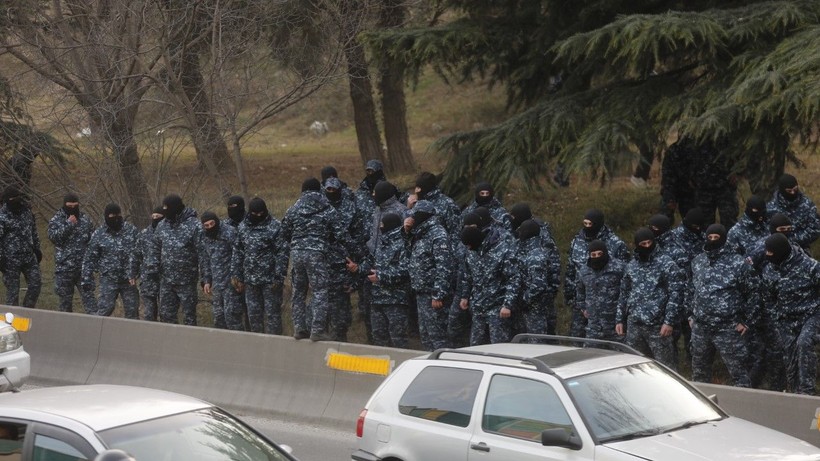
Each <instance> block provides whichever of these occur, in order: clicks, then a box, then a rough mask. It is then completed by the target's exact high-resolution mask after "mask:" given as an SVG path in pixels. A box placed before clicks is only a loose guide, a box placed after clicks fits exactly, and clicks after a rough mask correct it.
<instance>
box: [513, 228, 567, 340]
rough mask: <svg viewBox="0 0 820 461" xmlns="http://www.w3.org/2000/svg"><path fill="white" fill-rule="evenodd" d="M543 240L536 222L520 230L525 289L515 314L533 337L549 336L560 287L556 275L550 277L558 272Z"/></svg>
mask: <svg viewBox="0 0 820 461" xmlns="http://www.w3.org/2000/svg"><path fill="white" fill-rule="evenodd" d="M540 238H541V226H539V225H538V223H537V222H535V221H533V220H532V219H528V220H526V221H524V222H523V223H521V225H520V226H519V227H518V241H517V242H516V260H517V262H518V270H519V271H520V273H519V276H518V277H519V280H520V284H521V285H520V290H519V291H520V293H519V295H520V296H519V299H518V301H517V304H516V307H517V309H515V310H516V311H518V315H519V316H521V318H522V319H523V323H524V327H525V330H526V332H527V333H532V334H546V333H547V326H548V322H549V319H551V318H554V317H555V313H554V312H553V311H554V310H555V304H554V302H553V300H554V299H555V295H556V293H557V292H558V286H557V285H556V284H554V283H552V280H554V279H555V278H556V277H555V274H551V273H550V271H551V270H554V269H553V268H552V267H551V265H550V257H549V254H548V253H547V250H546V249H545V248H544V247H543V246H542V245H541V241H540ZM558 278H559V279H560V274H558ZM516 289H517V288H516Z"/></svg>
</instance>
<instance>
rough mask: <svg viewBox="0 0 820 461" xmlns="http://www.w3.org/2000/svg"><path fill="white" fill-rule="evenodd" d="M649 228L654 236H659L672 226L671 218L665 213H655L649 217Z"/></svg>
mask: <svg viewBox="0 0 820 461" xmlns="http://www.w3.org/2000/svg"><path fill="white" fill-rule="evenodd" d="M647 224H649V228H650V229H652V232H654V233H655V237H660V236H661V235H663V234H665V233H666V232H667V231H668V230H669V228H670V227H672V220H671V219H669V216H666V215H665V214H656V215H654V216H652V217H651V218H649V221H648V223H647Z"/></svg>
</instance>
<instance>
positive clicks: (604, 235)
mask: <svg viewBox="0 0 820 461" xmlns="http://www.w3.org/2000/svg"><path fill="white" fill-rule="evenodd" d="M542 232H543V229H542ZM596 239H597V240H600V241H602V242H604V243H605V244H606V249H607V252H608V253H609V258H610V259H619V260H621V261H623V262H627V261H628V260H629V250H628V249H627V248H626V243H624V241H623V240H621V239H620V238H619V237H618V236H617V235H615V233H614V232H612V230H610V229H609V227H607V226H604V227H603V228H601V231H600V232H598V236H597V237H595V238H594V239H589V238H587V236H586V234H585V233H584V230H583V229H581V230H580V231H579V232H578V234H577V235H576V236H575V238H573V239H572V242H571V243H570V245H569V258H568V259H567V270H566V274H565V275H564V302H565V303H566V304H567V305H568V306H569V307H572V308H574V307H575V304H576V301H575V293H576V291H577V289H576V286H575V285H576V284H577V278H578V270H579V269H580V268H581V267H583V266H585V265H586V264H587V259H588V258H589V243H590V242H592V241H593V240H596Z"/></svg>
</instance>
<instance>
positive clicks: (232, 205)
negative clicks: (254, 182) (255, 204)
mask: <svg viewBox="0 0 820 461" xmlns="http://www.w3.org/2000/svg"><path fill="white" fill-rule="evenodd" d="M228 217H229V218H231V221H233V222H235V223H240V222H242V220H243V219H245V199H244V198H242V196H240V195H234V196H232V197H231V198H229V199H228Z"/></svg>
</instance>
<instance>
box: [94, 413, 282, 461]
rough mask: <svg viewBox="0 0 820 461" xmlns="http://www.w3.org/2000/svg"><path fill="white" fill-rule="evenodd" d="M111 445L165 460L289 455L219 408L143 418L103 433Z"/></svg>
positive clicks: (267, 459)
mask: <svg viewBox="0 0 820 461" xmlns="http://www.w3.org/2000/svg"><path fill="white" fill-rule="evenodd" d="M100 436H101V437H102V439H103V441H104V442H105V444H106V445H108V447H109V448H119V449H121V450H125V451H126V452H128V453H130V454H131V456H133V457H134V458H136V459H140V460H142V459H145V460H163V461H190V460H197V461H229V460H231V461H233V460H236V461H280V460H281V461H287V460H290V459H291V458H289V457H288V456H286V455H285V454H283V453H282V452H281V451H279V450H278V449H277V448H276V447H275V446H273V445H272V444H271V443H270V442H268V441H267V440H265V439H263V438H262V437H260V436H259V435H257V434H256V433H255V432H253V431H252V430H250V429H249V428H248V427H246V426H245V425H244V424H242V423H240V422H239V421H237V420H235V419H234V418H232V417H231V416H229V415H228V414H226V413H224V412H222V411H220V410H219V409H216V408H209V409H206V410H198V411H192V412H188V413H181V414H178V415H173V416H167V417H164V418H159V419H154V420H149V421H142V422H139V423H135V424H129V425H127V426H121V427H117V428H114V429H109V430H107V431H102V432H100Z"/></svg>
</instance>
